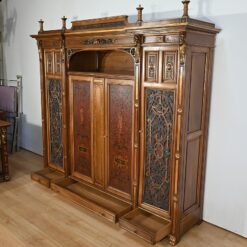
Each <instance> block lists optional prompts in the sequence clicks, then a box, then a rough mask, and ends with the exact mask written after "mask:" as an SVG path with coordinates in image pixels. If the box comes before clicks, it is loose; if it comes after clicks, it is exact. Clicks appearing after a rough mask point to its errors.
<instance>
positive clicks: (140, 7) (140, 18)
mask: <svg viewBox="0 0 247 247" xmlns="http://www.w3.org/2000/svg"><path fill="white" fill-rule="evenodd" d="M136 9H137V11H138V16H137V24H138V25H141V24H142V21H143V20H142V11H143V9H144V8H143V7H142V6H141V4H139V6H138V7H137V8H136Z"/></svg>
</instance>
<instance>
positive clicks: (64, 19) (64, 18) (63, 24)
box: [62, 16, 67, 30]
mask: <svg viewBox="0 0 247 247" xmlns="http://www.w3.org/2000/svg"><path fill="white" fill-rule="evenodd" d="M66 20H67V18H66V17H65V16H63V18H62V29H63V30H65V29H66Z"/></svg>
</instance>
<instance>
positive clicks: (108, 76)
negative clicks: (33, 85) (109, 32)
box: [69, 51, 134, 206]
mask: <svg viewBox="0 0 247 247" xmlns="http://www.w3.org/2000/svg"><path fill="white" fill-rule="evenodd" d="M69 106H70V143H71V147H70V150H71V152H70V153H71V157H70V160H71V177H72V178H73V179H76V180H79V181H80V182H84V183H86V184H88V185H90V186H92V187H93V188H94V189H95V188H96V189H98V190H99V191H102V193H109V194H110V195H112V196H114V197H117V198H119V199H120V200H124V201H126V202H128V203H130V204H131V201H132V190H133V188H132V180H133V172H134V171H133V169H134V167H133V148H134V141H133V138H134V59H133V58H132V57H131V56H130V55H129V54H128V53H126V52H123V51H81V52H78V53H76V54H74V55H73V56H72V57H71V59H70V62H69ZM128 206H129V205H128Z"/></svg>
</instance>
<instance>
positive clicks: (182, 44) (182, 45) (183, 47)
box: [179, 33, 186, 66]
mask: <svg viewBox="0 0 247 247" xmlns="http://www.w3.org/2000/svg"><path fill="white" fill-rule="evenodd" d="M185 54H186V44H185V34H184V33H181V34H180V36H179V58H180V66H184V64H185Z"/></svg>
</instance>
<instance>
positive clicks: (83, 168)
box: [70, 77, 93, 182]
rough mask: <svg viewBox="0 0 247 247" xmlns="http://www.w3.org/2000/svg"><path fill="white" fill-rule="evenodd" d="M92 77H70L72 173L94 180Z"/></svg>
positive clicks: (87, 179)
mask: <svg viewBox="0 0 247 247" xmlns="http://www.w3.org/2000/svg"><path fill="white" fill-rule="evenodd" d="M91 91H92V78H90V77H70V123H71V128H70V136H71V145H72V149H71V150H72V152H71V156H72V157H71V160H72V174H73V175H74V176H76V177H78V178H81V179H84V180H86V181H89V182H92V177H93V168H92V163H93V161H92V150H93V148H92V145H93V142H92V99H91V98H92V92H91Z"/></svg>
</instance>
